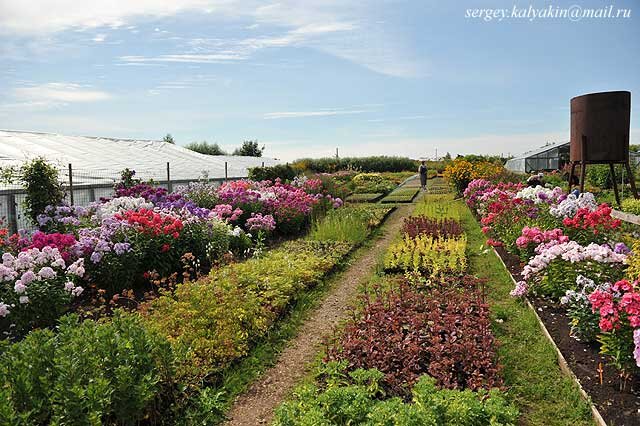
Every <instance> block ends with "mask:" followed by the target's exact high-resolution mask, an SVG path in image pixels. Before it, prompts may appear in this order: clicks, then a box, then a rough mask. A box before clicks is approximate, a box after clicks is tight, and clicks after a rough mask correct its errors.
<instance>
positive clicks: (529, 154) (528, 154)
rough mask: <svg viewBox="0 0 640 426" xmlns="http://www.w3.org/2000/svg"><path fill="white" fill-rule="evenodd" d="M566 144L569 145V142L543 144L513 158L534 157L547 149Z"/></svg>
mask: <svg viewBox="0 0 640 426" xmlns="http://www.w3.org/2000/svg"><path fill="white" fill-rule="evenodd" d="M565 145H566V146H568V145H569V142H555V143H550V144H548V145H545V146H541V147H540V148H536V149H532V150H531V151H527V152H523V153H522V154H520V155H517V156H515V157H513V159H514V160H517V159H519V158H529V157H533V156H536V155H539V154H544V153H545V152H547V151H551V150H552V149H555V148H559V147H561V146H565Z"/></svg>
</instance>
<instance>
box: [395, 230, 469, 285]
mask: <svg viewBox="0 0 640 426" xmlns="http://www.w3.org/2000/svg"><path fill="white" fill-rule="evenodd" d="M466 248H467V240H466V237H465V236H464V235H460V236H457V237H455V238H441V237H433V236H431V235H424V234H423V235H417V236H416V237H413V238H412V237H410V236H408V235H405V236H404V237H403V238H402V239H401V240H400V241H397V242H395V243H393V244H391V246H390V247H389V250H388V251H387V254H386V255H385V258H384V267H385V270H387V271H393V272H401V271H420V272H422V273H424V274H426V275H429V276H437V275H440V274H442V273H456V272H458V273H459V272H463V271H464V270H465V269H466V256H465V250H466Z"/></svg>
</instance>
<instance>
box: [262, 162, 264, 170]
mask: <svg viewBox="0 0 640 426" xmlns="http://www.w3.org/2000/svg"><path fill="white" fill-rule="evenodd" d="M262 168H263V169H264V161H263V162H262Z"/></svg>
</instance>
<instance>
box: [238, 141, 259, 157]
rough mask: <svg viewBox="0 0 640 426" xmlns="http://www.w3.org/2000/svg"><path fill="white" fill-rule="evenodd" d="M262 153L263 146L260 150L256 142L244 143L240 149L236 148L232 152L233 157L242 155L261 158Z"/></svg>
mask: <svg viewBox="0 0 640 426" xmlns="http://www.w3.org/2000/svg"><path fill="white" fill-rule="evenodd" d="M263 151H264V145H262V148H260V146H259V145H258V141H257V140H255V141H244V142H242V146H241V147H240V148H236V149H235V150H234V151H233V155H244V156H247V157H262V152H263Z"/></svg>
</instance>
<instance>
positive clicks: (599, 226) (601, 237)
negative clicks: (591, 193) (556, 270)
mask: <svg viewBox="0 0 640 426" xmlns="http://www.w3.org/2000/svg"><path fill="white" fill-rule="evenodd" d="M562 224H563V225H564V226H565V229H566V230H567V233H568V234H569V235H570V236H571V239H572V240H575V241H578V242H580V243H583V244H586V243H589V242H593V241H598V242H605V240H606V239H607V238H606V237H607V236H608V235H609V234H610V233H611V231H613V230H615V229H618V228H619V227H620V224H621V221H620V219H614V218H613V217H611V207H609V206H608V205H606V204H600V205H599V206H598V207H597V208H596V209H595V210H592V209H591V208H588V207H581V208H579V209H578V210H577V211H576V213H575V215H573V217H565V218H564V219H563V220H562Z"/></svg>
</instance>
